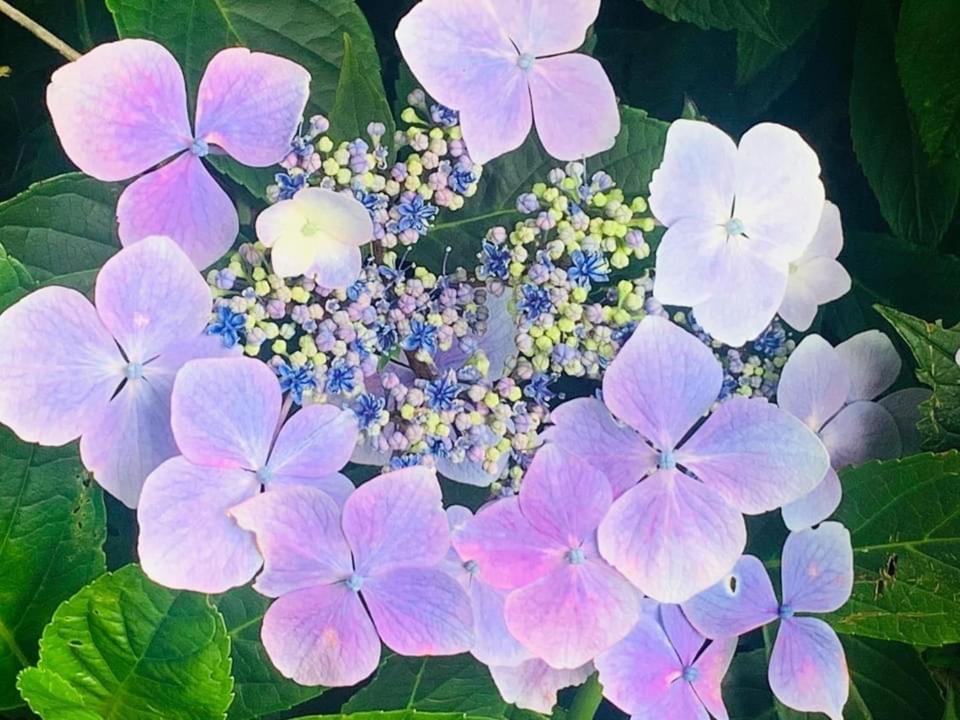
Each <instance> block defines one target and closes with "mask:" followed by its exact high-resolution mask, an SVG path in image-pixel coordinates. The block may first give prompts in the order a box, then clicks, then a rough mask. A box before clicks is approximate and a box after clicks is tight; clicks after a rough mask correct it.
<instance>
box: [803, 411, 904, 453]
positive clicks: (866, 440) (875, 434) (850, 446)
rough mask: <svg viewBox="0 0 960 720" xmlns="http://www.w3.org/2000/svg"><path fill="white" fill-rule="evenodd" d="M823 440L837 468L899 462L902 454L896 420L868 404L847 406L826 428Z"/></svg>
mask: <svg viewBox="0 0 960 720" xmlns="http://www.w3.org/2000/svg"><path fill="white" fill-rule="evenodd" d="M820 437H821V438H823V444H824V445H826V447H827V450H828V451H829V452H830V462H831V463H832V464H833V466H834V467H835V468H843V467H847V466H848V465H859V464H861V463H864V462H866V461H867V460H889V459H892V458H897V457H900V453H901V450H902V446H901V443H900V430H899V428H898V427H897V422H896V420H894V419H893V416H892V415H891V414H890V413H889V412H887V411H886V410H885V409H884V408H883V406H881V405H880V404H879V403H875V402H870V401H869V400H858V401H857V402H854V403H851V404H850V405H847V406H846V407H845V408H844V409H843V410H841V411H840V412H839V413H837V415H836V417H834V418H833V420H831V421H830V422H828V423H827V424H826V425H825V426H824V427H823V429H822V430H821V431H820Z"/></svg>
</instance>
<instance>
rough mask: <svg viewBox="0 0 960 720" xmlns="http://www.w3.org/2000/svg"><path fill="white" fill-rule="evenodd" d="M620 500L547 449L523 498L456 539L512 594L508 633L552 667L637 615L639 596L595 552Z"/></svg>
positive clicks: (484, 513)
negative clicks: (615, 500)
mask: <svg viewBox="0 0 960 720" xmlns="http://www.w3.org/2000/svg"><path fill="white" fill-rule="evenodd" d="M612 501H613V492H612V490H611V489H610V485H609V483H608V482H607V480H606V478H604V477H603V475H601V474H600V473H599V472H597V471H596V470H594V469H593V468H592V467H590V466H589V465H587V464H586V463H585V462H583V461H582V460H580V459H578V458H576V457H574V456H572V455H569V454H567V453H565V452H563V451H562V450H560V449H559V448H558V447H557V446H556V445H545V446H544V447H542V448H541V449H540V450H539V451H538V452H537V454H536V455H535V456H534V459H533V462H532V463H531V464H530V468H529V469H528V470H527V474H526V476H525V478H524V482H523V487H522V489H521V491H520V495H519V497H510V498H505V499H503V500H499V501H497V502H495V503H494V504H492V505H488V506H487V507H485V508H484V509H482V510H481V511H480V512H478V513H477V515H476V517H475V518H474V519H473V520H472V521H471V522H470V523H469V524H468V525H467V527H465V528H464V529H463V531H462V532H460V533H459V534H458V535H457V536H456V537H455V538H454V546H455V547H456V549H457V552H458V553H459V554H460V556H461V557H462V558H464V559H466V560H468V561H469V560H474V561H476V563H477V567H478V570H477V572H478V573H479V578H480V580H482V581H483V582H485V583H488V584H490V585H492V586H494V587H498V588H501V589H504V590H511V591H512V592H510V594H509V595H507V598H506V604H505V610H504V612H505V616H506V623H507V628H508V629H509V631H510V634H511V635H513V637H515V638H516V639H517V640H518V641H519V642H520V644H522V645H523V646H524V647H525V648H526V649H527V650H529V651H530V652H531V653H532V654H533V655H534V656H535V657H538V658H541V659H542V660H544V661H545V662H546V663H547V664H548V665H550V666H551V667H554V668H558V669H574V668H579V667H580V666H581V665H583V664H584V663H586V662H588V661H590V660H592V659H593V658H594V657H595V656H596V655H597V653H600V652H603V651H604V650H606V649H607V648H609V647H610V646H612V645H613V644H614V643H616V642H617V641H619V640H621V639H622V638H623V637H624V636H625V635H626V634H627V633H628V632H629V631H630V628H631V627H633V624H634V623H635V622H636V620H637V617H638V615H639V612H640V595H639V593H638V592H637V591H636V590H635V589H634V588H633V587H632V586H631V585H630V583H629V582H628V581H627V580H626V578H624V577H623V576H622V575H621V574H620V573H619V572H617V571H616V570H614V569H613V568H612V567H610V565H608V564H607V563H606V561H604V560H603V558H602V557H600V554H599V552H598V551H597V527H598V526H599V525H600V523H601V521H602V520H603V518H604V517H605V516H606V514H607V511H608V510H609V508H610V504H611V502H612Z"/></svg>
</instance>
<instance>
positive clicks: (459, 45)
mask: <svg viewBox="0 0 960 720" xmlns="http://www.w3.org/2000/svg"><path fill="white" fill-rule="evenodd" d="M396 37H397V44H398V45H399V46H400V52H401V54H402V55H403V59H404V60H405V61H406V63H407V65H409V66H410V70H411V71H412V72H413V74H414V75H415V76H416V78H417V80H418V81H419V82H420V84H421V85H422V86H423V89H424V90H425V91H426V92H427V93H429V94H430V95H431V96H432V97H434V98H436V99H437V100H438V101H439V102H441V103H443V104H444V105H447V106H449V107H452V108H456V109H460V107H461V105H462V104H463V102H464V100H466V99H468V98H469V97H470V96H471V95H479V94H481V93H483V92H484V91H485V90H493V91H494V92H495V91H496V84H495V83H493V82H492V79H491V78H490V75H489V74H490V72H491V70H493V69H494V68H496V69H499V68H500V67H502V66H504V65H507V66H513V65H515V64H516V61H517V57H518V56H517V50H516V48H515V47H514V46H513V44H512V43H511V42H510V38H509V37H508V36H507V34H506V31H505V28H503V27H502V25H501V23H500V20H499V18H498V17H497V16H496V15H495V14H494V13H493V12H492V8H491V7H490V6H489V5H487V4H486V3H474V2H456V3H451V2H448V1H447V0H423V2H420V3H417V4H416V5H414V7H413V9H411V10H410V12H408V13H407V14H406V15H405V16H404V17H403V18H402V19H401V20H400V23H399V24H398V25H397V31H396ZM518 74H519V72H518ZM524 89H526V88H525V87H524ZM485 99H489V98H485ZM481 104H482V103H481ZM527 105H528V107H529V101H528V102H527ZM527 129H528V130H529V124H528V126H527ZM471 157H473V159H474V160H475V161H477V162H485V161H486V160H480V159H478V157H477V156H476V155H475V154H473V153H471Z"/></svg>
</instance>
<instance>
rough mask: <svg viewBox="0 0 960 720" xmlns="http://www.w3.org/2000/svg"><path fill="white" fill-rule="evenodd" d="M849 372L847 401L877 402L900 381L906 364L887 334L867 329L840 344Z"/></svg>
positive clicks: (839, 348)
mask: <svg viewBox="0 0 960 720" xmlns="http://www.w3.org/2000/svg"><path fill="white" fill-rule="evenodd" d="M837 352H838V353H840V357H841V358H843V361H844V362H845V363H846V364H847V371H848V372H849V373H850V397H849V398H848V400H849V401H850V402H853V401H854V400H875V399H876V398H877V397H878V396H879V395H880V394H881V393H882V392H883V391H884V390H887V389H888V388H889V387H890V386H891V385H893V383H894V382H896V380H897V376H898V375H899V374H900V368H901V367H902V365H903V363H902V362H901V361H900V356H899V355H898V354H897V349H896V348H895V347H894V346H893V343H892V342H891V341H890V338H888V337H887V336H886V335H884V334H883V333H882V332H880V331H879V330H867V331H866V332H862V333H860V334H859V335H854V336H853V337H852V338H850V339H849V340H845V341H844V342H842V343H840V344H839V345H837Z"/></svg>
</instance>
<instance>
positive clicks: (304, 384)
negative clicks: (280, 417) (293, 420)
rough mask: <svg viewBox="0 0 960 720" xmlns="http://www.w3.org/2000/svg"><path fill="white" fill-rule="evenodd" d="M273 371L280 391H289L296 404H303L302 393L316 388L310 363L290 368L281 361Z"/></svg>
mask: <svg viewBox="0 0 960 720" xmlns="http://www.w3.org/2000/svg"><path fill="white" fill-rule="evenodd" d="M275 371H276V373H277V378H279V380H280V391H281V392H284V393H290V396H291V397H292V398H293V401H294V402H295V403H296V404H297V405H303V394H304V393H305V392H307V391H312V390H316V389H317V380H316V378H315V377H314V376H313V366H312V365H309V364H308V365H301V366H300V367H298V368H292V367H290V366H289V365H287V363H285V362H281V363H280V364H279V365H277V367H276V368H275Z"/></svg>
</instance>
